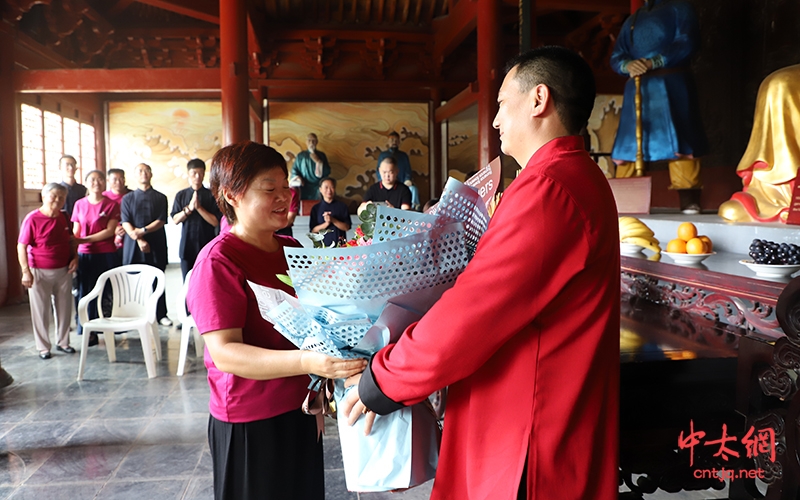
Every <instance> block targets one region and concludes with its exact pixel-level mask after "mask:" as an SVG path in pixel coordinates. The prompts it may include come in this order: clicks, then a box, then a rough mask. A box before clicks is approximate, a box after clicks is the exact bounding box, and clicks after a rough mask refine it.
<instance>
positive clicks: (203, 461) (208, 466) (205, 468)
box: [193, 446, 214, 478]
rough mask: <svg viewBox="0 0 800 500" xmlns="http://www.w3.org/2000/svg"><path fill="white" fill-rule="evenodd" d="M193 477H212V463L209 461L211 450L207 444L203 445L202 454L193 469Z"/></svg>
mask: <svg viewBox="0 0 800 500" xmlns="http://www.w3.org/2000/svg"><path fill="white" fill-rule="evenodd" d="M193 475H194V476H195V477H210V478H213V477H214V463H213V462H212V461H211V452H210V450H209V448H208V446H204V447H203V454H202V455H201V456H200V462H199V463H198V464H197V467H196V468H195V469H194V474H193Z"/></svg>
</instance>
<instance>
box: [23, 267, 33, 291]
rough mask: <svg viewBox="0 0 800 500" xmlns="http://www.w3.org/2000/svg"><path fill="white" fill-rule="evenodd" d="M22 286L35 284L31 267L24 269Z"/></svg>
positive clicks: (27, 286) (26, 286) (28, 286)
mask: <svg viewBox="0 0 800 500" xmlns="http://www.w3.org/2000/svg"><path fill="white" fill-rule="evenodd" d="M22 286H24V287H25V288H30V287H32V286H33V273H31V270H30V269H27V270H25V271H22Z"/></svg>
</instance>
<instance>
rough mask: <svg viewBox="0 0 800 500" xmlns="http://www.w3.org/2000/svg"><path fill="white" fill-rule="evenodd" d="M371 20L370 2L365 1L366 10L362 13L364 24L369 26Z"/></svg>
mask: <svg viewBox="0 0 800 500" xmlns="http://www.w3.org/2000/svg"><path fill="white" fill-rule="evenodd" d="M371 19H372V0H367V4H366V9H365V12H364V23H365V24H369V22H370V21H371Z"/></svg>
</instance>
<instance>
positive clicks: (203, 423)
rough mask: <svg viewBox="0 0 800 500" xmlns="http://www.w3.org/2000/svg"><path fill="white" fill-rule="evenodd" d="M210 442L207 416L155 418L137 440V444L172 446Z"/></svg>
mask: <svg viewBox="0 0 800 500" xmlns="http://www.w3.org/2000/svg"><path fill="white" fill-rule="evenodd" d="M207 442H208V416H207V415H179V416H172V417H155V418H153V419H151V420H150V423H149V424H148V425H147V428H145V430H144V431H143V432H142V433H141V434H140V435H139V437H138V438H137V439H136V442H135V444H137V445H141V444H170V443H200V444H205V443H207Z"/></svg>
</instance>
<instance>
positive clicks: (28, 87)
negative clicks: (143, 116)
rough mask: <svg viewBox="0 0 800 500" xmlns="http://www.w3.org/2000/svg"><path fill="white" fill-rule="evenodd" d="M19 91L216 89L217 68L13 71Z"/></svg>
mask: <svg viewBox="0 0 800 500" xmlns="http://www.w3.org/2000/svg"><path fill="white" fill-rule="evenodd" d="M12 78H13V81H14V91H15V92H20V93H63V94H69V93H78V94H80V93H128V92H170V91H174V92H186V91H203V92H219V90H220V73H219V68H208V69H201V68H168V69H52V70H32V71H14V72H13V74H12Z"/></svg>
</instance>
